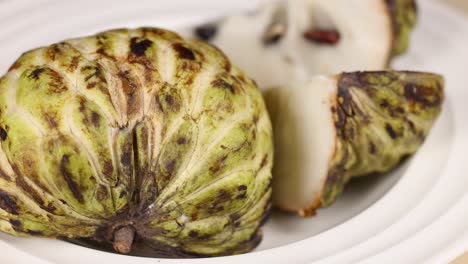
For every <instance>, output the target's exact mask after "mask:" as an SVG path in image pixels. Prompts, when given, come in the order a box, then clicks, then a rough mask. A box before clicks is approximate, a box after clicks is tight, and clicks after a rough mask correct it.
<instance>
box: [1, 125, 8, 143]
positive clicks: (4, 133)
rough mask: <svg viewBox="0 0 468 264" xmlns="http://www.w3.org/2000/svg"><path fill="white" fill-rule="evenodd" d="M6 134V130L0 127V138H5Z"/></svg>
mask: <svg viewBox="0 0 468 264" xmlns="http://www.w3.org/2000/svg"><path fill="white" fill-rule="evenodd" d="M7 136H8V134H7V132H6V130H5V129H3V127H2V128H0V138H1V139H2V140H6V139H7Z"/></svg>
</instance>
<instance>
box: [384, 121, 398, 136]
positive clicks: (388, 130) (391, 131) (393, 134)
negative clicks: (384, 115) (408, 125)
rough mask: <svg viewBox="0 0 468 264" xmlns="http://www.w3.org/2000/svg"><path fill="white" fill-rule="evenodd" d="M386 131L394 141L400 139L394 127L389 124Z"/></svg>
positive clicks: (386, 125)
mask: <svg viewBox="0 0 468 264" xmlns="http://www.w3.org/2000/svg"><path fill="white" fill-rule="evenodd" d="M385 131H387V134H388V135H389V136H390V137H391V138H392V139H396V138H397V137H398V134H397V133H396V131H395V130H394V129H393V127H392V125H390V124H389V123H386V124H385Z"/></svg>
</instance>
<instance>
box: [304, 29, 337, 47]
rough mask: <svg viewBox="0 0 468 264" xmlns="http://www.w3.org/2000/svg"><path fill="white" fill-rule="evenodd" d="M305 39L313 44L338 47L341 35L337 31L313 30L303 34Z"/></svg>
mask: <svg viewBox="0 0 468 264" xmlns="http://www.w3.org/2000/svg"><path fill="white" fill-rule="evenodd" d="M303 37H304V38H305V39H306V40H308V41H311V42H314V43H317V44H323V45H336V44H337V43H338V42H339V41H340V38H341V36H340V33H339V32H338V31H336V30H335V29H316V28H311V29H309V30H307V31H305V32H304V33H303Z"/></svg>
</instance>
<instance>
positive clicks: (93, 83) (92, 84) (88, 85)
mask: <svg viewBox="0 0 468 264" xmlns="http://www.w3.org/2000/svg"><path fill="white" fill-rule="evenodd" d="M96 85H97V83H95V82H92V83H88V84H87V85H86V88H87V89H93V88H94V87H96Z"/></svg>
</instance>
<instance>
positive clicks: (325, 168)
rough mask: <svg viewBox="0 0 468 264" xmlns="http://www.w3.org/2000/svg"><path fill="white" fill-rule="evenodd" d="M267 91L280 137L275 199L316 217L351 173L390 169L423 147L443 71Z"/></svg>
mask: <svg viewBox="0 0 468 264" xmlns="http://www.w3.org/2000/svg"><path fill="white" fill-rule="evenodd" d="M265 98H266V103H267V107H268V110H269V112H270V115H271V117H272V122H273V131H274V143H275V161H274V168H273V179H274V180H273V203H274V204H275V205H276V206H277V207H279V208H281V209H284V210H288V211H294V212H297V213H298V214H299V215H302V216H311V215H314V213H315V210H316V209H317V208H320V207H327V206H328V205H330V204H331V203H332V202H333V201H334V200H335V198H336V197H337V196H338V195H339V194H340V193H341V192H342V191H343V188H344V187H345V185H346V184H347V183H348V181H349V180H350V179H351V178H353V177H358V176H363V175H368V174H372V173H382V172H386V171H389V170H390V169H392V168H393V167H395V166H396V165H397V164H399V162H400V161H401V160H402V159H403V158H404V157H407V156H408V155H411V154H413V153H415V152H416V151H417V150H418V148H419V147H420V146H421V144H422V143H423V142H424V140H425V138H426V136H427V135H428V133H429V130H430V128H431V127H432V125H433V123H434V121H435V120H436V118H437V117H438V115H439V113H440V110H441V105H442V102H443V78H442V77H441V76H439V75H436V74H431V73H422V72H421V73H420V72H395V71H387V72H384V71H380V72H352V73H343V74H340V75H336V76H331V77H329V76H317V77H313V78H311V79H310V80H309V81H307V82H300V83H296V84H294V85H292V86H289V87H279V88H275V89H269V90H268V91H266V92H265Z"/></svg>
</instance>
